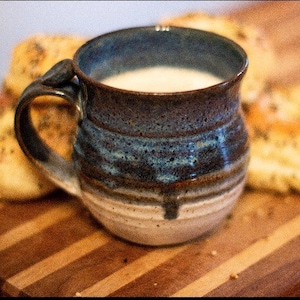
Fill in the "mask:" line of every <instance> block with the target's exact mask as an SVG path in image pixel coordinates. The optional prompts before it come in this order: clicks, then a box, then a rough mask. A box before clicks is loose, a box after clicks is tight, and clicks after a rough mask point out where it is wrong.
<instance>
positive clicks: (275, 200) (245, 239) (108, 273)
mask: <svg viewBox="0 0 300 300" xmlns="http://www.w3.org/2000/svg"><path fill="white" fill-rule="evenodd" d="M232 15H233V16H234V17H235V18H236V19H238V20H246V21H247V22H248V23H252V24H257V25H258V26H260V27H261V28H263V29H264V30H265V31H266V32H267V33H268V34H269V35H270V36H271V38H272V39H273V40H274V42H275V45H276V48H277V50H278V52H279V53H280V61H278V73H276V74H274V77H273V81H275V82H281V83H282V82H284V83H285V84H293V83H296V82H298V83H300V47H299V46H300V26H299V24H300V2H290V1H288V2H286V3H284V2H282V1H277V2H276V1H274V2H270V1H267V2H265V3H262V4H261V3H258V4H256V5H254V6H253V7H251V8H249V9H245V10H243V11H238V12H234V13H232ZM0 216H1V217H0V296H173V295H174V296H300V195H299V194H291V195H288V196H280V195H273V194H270V193H263V192H259V191H249V190H246V191H245V193H244V194H243V196H242V197H241V199H240V200H239V201H238V203H237V205H236V207H235V209H234V211H233V212H232V214H230V215H229V216H228V218H227V220H226V221H225V222H224V223H223V224H222V225H221V226H220V227H219V228H218V229H217V230H216V231H215V232H214V233H213V234H211V235H207V236H204V237H202V238H199V239H198V240H195V241H193V242H191V243H188V244H185V245H180V246H175V247H166V248H164V247H160V248H153V247H146V246H138V245H134V244H130V243H128V242H124V241H122V240H119V239H118V238H115V237H113V236H112V235H110V234H109V233H108V232H106V231H105V230H104V229H103V227H101V225H99V224H98V223H96V222H95V221H94V220H93V218H91V216H90V215H89V213H88V212H87V211H86V210H85V209H84V207H83V206H82V205H81V203H80V201H79V200H77V199H75V198H73V197H71V196H68V195H66V194H65V193H63V192H57V193H55V194H53V195H51V196H48V197H46V198H44V199H41V200H38V201H32V202H30V203H26V204H18V203H5V202H0Z"/></svg>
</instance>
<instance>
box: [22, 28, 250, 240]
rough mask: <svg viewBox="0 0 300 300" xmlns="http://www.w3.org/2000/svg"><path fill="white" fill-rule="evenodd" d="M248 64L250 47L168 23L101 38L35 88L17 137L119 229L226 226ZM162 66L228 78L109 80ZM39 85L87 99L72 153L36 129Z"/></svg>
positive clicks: (183, 234)
mask: <svg viewBox="0 0 300 300" xmlns="http://www.w3.org/2000/svg"><path fill="white" fill-rule="evenodd" d="M247 64H248V61H247V57H246V54H245V52H244V51H243V50H242V49H241V48H240V47H239V46H238V45H236V44H235V43H233V42H232V41H230V40H228V39H226V38H223V37H221V36H218V35H215V34H212V33H209V32H204V31H200V30H193V29H187V28H176V27H158V26H156V27H142V28H131V29H126V30H121V31H117V32H113V33H109V34H106V35H103V36H100V37H96V38H95V39H92V40H90V41H89V42H87V43H86V44H85V45H83V46H82V47H81V48H79V50H78V51H77V52H76V54H75V56H74V58H73V60H72V61H71V60H65V61H62V62H61V63H59V64H58V65H56V66H54V67H53V68H52V69H51V70H50V71H48V72H47V73H46V74H45V75H44V76H43V77H42V78H41V79H39V80H38V81H36V82H34V83H33V84H32V85H31V86H29V87H28V88H27V89H26V90H25V91H24V93H23V95H22V96H21V98H20V102H19V105H18V108H17V112H16V134H17V138H18V140H19V143H20V145H21V147H22V149H23V150H24V152H25V153H26V154H27V156H28V157H29V158H30V159H31V160H32V161H33V162H34V163H35V164H37V165H38V166H39V167H41V168H42V169H43V170H44V171H45V172H46V174H48V176H49V178H51V179H52V180H53V181H54V182H56V183H57V184H59V185H60V186H61V187H63V188H64V189H65V190H67V191H68V192H70V193H73V194H75V195H76V196H78V197H80V198H81V199H82V201H83V203H84V205H85V206H86V207H87V208H88V209H89V210H90V212H91V213H92V214H93V215H94V217H95V218H96V219H97V220H98V221H99V222H101V223H102V224H103V225H104V226H105V227H106V228H107V229H108V230H109V231H110V232H112V233H113V234H115V235H117V236H119V237H121V238H124V239H126V240H129V241H132V242H135V243H140V244H147V245H169V244H177V243H182V242H186V241H189V240H191V239H193V238H196V237H198V236H200V235H201V234H203V233H205V232H207V231H210V230H212V229H214V228H215V227H216V226H217V225H218V224H220V222H222V220H223V219H224V218H225V217H226V215H227V214H228V213H229V212H230V211H231V209H232V208H233V206H234V204H235V202H236V200H237V199H238V197H239V196H240V194H241V193H242V191H243V187H244V181H245V174H246V169H247V165H248V157H249V143H248V134H247V130H246V128H245V124H244V119H243V115H242V112H241V108H240V102H239V88H240V83H241V80H242V78H243V76H244V74H245V72H246V68H247ZM155 65H165V66H175V67H185V68H194V69H199V70H204V71H209V72H211V73H213V74H215V75H217V76H221V77H222V78H224V81H223V82H221V83H220V84H217V85H214V86H211V87H208V88H204V89H199V90H192V91H187V92H176V93H146V92H135V91H127V90H122V89H117V88H112V87H109V86H106V85H104V84H101V83H100V82H99V80H101V79H103V78H106V77H108V76H111V75H114V74H117V73H119V72H124V71H128V70H134V69H138V68H143V67H148V66H155ZM74 75H76V76H75V77H74ZM39 94H52V95H53V94H55V95H60V96H61V97H63V98H66V99H67V100H69V101H70V102H71V103H73V104H74V105H77V106H78V107H79V110H80V113H81V118H80V120H79V124H78V133H77V139H76V142H75V144H74V152H73V161H72V162H66V161H64V160H62V159H61V158H58V157H56V155H55V153H54V152H52V150H49V149H46V148H45V147H44V145H43V143H42V142H41V141H40V140H39V138H38V137H37V136H36V135H32V131H33V130H32V127H31V125H30V122H29V117H28V111H29V104H30V102H31V100H32V99H34V97H36V96H37V95H39ZM28 124H29V125H28ZM32 136H34V138H32ZM33 144H34V146H32V145H33ZM37 149H38V150H37Z"/></svg>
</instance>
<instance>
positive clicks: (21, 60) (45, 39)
mask: <svg viewBox="0 0 300 300" xmlns="http://www.w3.org/2000/svg"><path fill="white" fill-rule="evenodd" d="M85 42H86V39H85V38H83V37H78V36H63V35H47V34H36V35H34V36H31V37H29V38H27V39H26V40H24V41H22V42H20V43H19V44H17V45H16V46H15V48H14V49H13V52H12V57H11V62H10V66H9V70H8V73H7V75H6V76H5V78H4V81H3V90H4V92H5V93H7V94H8V95H10V96H12V97H13V98H15V99H16V98H18V97H20V95H21V93H22V92H23V90H24V89H25V88H26V87H27V86H28V85H29V84H30V83H31V82H32V81H34V80H35V79H37V78H38V77H39V76H41V75H43V74H44V73H46V72H47V71H48V70H49V69H50V68H51V67H52V66H53V65H54V64H55V63H57V62H59V61H60V60H63V59H65V58H72V57H73V55H74V53H75V52H76V50H77V49H78V48H79V47H80V46H81V45H83V44H84V43H85Z"/></svg>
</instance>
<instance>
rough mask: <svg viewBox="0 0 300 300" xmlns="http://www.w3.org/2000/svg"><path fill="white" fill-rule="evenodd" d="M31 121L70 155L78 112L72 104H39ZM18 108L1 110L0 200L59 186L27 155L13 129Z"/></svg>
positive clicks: (44, 192)
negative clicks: (70, 105)
mask: <svg viewBox="0 0 300 300" xmlns="http://www.w3.org/2000/svg"><path fill="white" fill-rule="evenodd" d="M31 115H32V121H33V124H34V126H35V128H36V129H37V130H38V132H39V133H40V136H41V137H42V139H43V140H44V141H45V142H46V144H48V145H49V146H50V147H52V148H53V149H54V150H55V151H56V152H57V153H59V154H60V155H62V156H63V157H64V158H66V159H70V158H71V153H72V148H73V140H74V136H75V130H76V124H77V123H76V120H77V113H76V111H74V110H72V109H71V108H70V107H69V106H62V105H40V104H36V105H33V106H32V109H31ZM14 116H15V107H14V106H11V105H10V106H7V107H6V108H5V109H4V110H2V112H1V113H0V174H1V178H0V200H8V201H27V200H33V199H37V198H40V197H43V196H45V195H47V194H49V193H51V192H53V191H54V190H56V189H57V187H56V186H55V185H53V184H52V183H51V182H50V181H49V179H47V178H46V177H45V176H44V175H43V174H42V173H41V172H40V171H39V170H38V169H37V168H36V167H35V166H34V165H33V164H32V163H31V162H29V160H28V158H27V157H26V156H25V154H24V153H23V151H22V150H21V148H20V146H19V144H18V141H17V139H16V136H15V131H14Z"/></svg>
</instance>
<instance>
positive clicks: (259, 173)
mask: <svg viewBox="0 0 300 300" xmlns="http://www.w3.org/2000/svg"><path fill="white" fill-rule="evenodd" d="M246 122H247V124H248V128H249V136H250V141H251V151H250V163H249V167H248V179H247V185H248V186H249V187H252V188H255V189H260V190H268V191H273V192H278V193H289V192H292V191H296V192H300V171H299V170H300V85H295V86H292V87H280V86H273V87H269V88H267V89H266V90H265V92H264V94H263V95H262V96H261V97H260V99H259V100H257V101H256V102H255V103H253V104H252V105H251V106H250V107H249V110H248V111H247V114H246Z"/></svg>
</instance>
